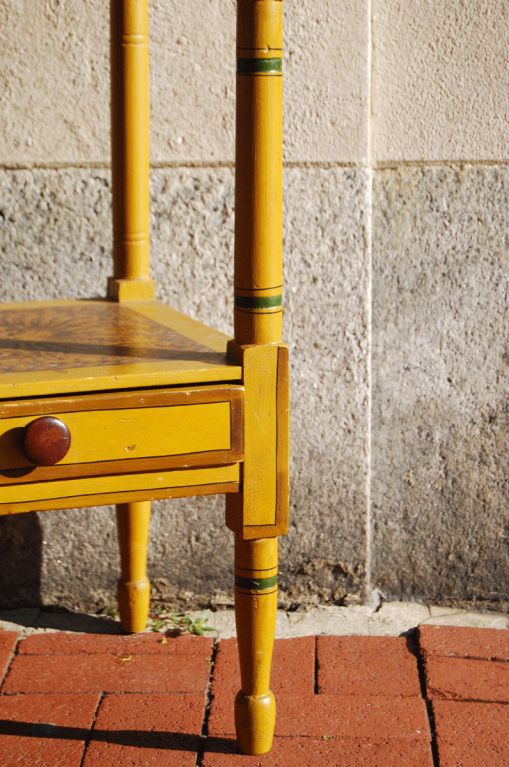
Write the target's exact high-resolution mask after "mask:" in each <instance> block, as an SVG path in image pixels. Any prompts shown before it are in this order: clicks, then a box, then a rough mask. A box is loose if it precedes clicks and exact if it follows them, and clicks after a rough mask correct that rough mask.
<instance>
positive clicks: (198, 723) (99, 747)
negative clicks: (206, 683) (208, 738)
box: [84, 692, 206, 767]
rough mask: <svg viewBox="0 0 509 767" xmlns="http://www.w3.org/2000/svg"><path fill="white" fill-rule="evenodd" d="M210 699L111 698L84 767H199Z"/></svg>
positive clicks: (104, 704)
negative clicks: (126, 766) (201, 735)
mask: <svg viewBox="0 0 509 767" xmlns="http://www.w3.org/2000/svg"><path fill="white" fill-rule="evenodd" d="M205 703H206V699H205V695H204V692H202V693H201V694H199V695H189V694H176V695H106V696H105V698H104V700H103V701H102V702H101V706H100V708H99V712H98V715H97V720H96V723H95V727H94V732H93V735H92V740H91V742H90V745H89V747H88V749H87V753H86V757H85V761H84V767H103V766H104V767H112V766H113V765H114V766H115V767H123V765H129V767H131V766H133V765H136V766H137V765H139V766H140V767H152V765H154V767H156V766H157V767H194V765H195V764H196V755H197V752H198V748H199V745H200V739H199V736H200V733H201V729H202V723H203V717H204V710H205Z"/></svg>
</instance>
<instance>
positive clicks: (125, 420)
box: [0, 385, 243, 503]
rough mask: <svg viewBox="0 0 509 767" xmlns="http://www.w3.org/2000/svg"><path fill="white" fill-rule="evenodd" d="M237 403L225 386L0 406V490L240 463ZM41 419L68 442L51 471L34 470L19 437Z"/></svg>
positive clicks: (237, 391)
mask: <svg viewBox="0 0 509 767" xmlns="http://www.w3.org/2000/svg"><path fill="white" fill-rule="evenodd" d="M242 403H243V389H242V387H240V386H231V385H223V386H218V387H210V386H205V387H194V388H190V389H162V390H147V391H139V392H115V393H110V394H96V395H80V396H77V395H76V396H73V397H68V398H63V397H60V398H58V399H41V400H33V401H25V400H19V401H12V402H3V403H0V485H2V484H18V483H20V481H21V482H38V481H47V480H50V479H63V478H68V477H79V476H85V475H86V476H100V475H106V474H117V473H127V472H133V471H147V470H149V471H150V470H157V469H161V468H179V467H180V468H185V467H188V466H212V465H220V464H231V463H233V462H235V461H238V460H240V459H241V457H242V456H241V454H242V433H241V431H242V413H241V411H242ZM46 415H51V416H54V417H56V418H58V419H59V420H60V421H62V422H63V423H64V424H65V425H66V426H67V428H68V430H69V432H70V438H71V443H70V447H69V450H68V452H67V454H66V455H65V457H64V458H62V460H61V461H59V462H58V463H57V464H56V465H54V466H35V465H34V464H33V463H32V462H31V461H30V460H29V459H28V458H27V457H26V455H25V453H24V451H23V435H24V431H25V427H26V426H28V425H29V424H30V423H31V422H32V421H34V420H35V419H37V418H39V417H41V416H46ZM1 501H2V499H1V491H0V503H1Z"/></svg>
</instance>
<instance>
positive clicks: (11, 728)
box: [0, 695, 99, 767]
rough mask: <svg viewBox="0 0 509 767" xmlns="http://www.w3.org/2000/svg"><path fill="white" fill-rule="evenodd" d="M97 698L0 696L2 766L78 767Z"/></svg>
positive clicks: (80, 696)
mask: <svg viewBox="0 0 509 767" xmlns="http://www.w3.org/2000/svg"><path fill="white" fill-rule="evenodd" d="M98 703H99V695H0V720H1V721H0V764H1V765H2V767H14V766H15V765H16V767H19V765H27V766H28V765H30V767H35V766H37V767H39V766H40V767H80V765H81V760H82V758H83V749H84V747H85V739H86V737H87V736H88V732H89V730H90V727H91V726H92V722H93V718H94V714H95V711H96V709H97V705H98Z"/></svg>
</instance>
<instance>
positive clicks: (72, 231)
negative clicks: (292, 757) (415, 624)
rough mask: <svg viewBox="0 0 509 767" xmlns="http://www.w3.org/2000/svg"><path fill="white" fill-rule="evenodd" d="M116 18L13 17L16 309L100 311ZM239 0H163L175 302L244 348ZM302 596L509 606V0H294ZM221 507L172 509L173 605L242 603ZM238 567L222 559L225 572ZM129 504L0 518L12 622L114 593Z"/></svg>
mask: <svg viewBox="0 0 509 767" xmlns="http://www.w3.org/2000/svg"><path fill="white" fill-rule="evenodd" d="M107 6H108V3H107V2H105V1H104V0H90V2H88V3H86V4H83V3H81V2H78V0H30V2H28V0H2V1H1V2H0V38H1V46H0V59H1V71H2V79H3V87H2V91H1V93H0V102H1V106H0V248H1V258H2V279H1V281H0V300H2V301H7V300H21V299H27V298H28V299H32V298H47V297H56V296H59V295H61V294H65V295H67V296H89V295H100V294H103V292H104V288H105V283H106V278H107V276H108V274H109V271H110V264H109V259H110V247H111V236H110V225H109V216H110V182H109V169H108V162H109V156H108V155H109V144H108V140H109V139H108V88H109V85H108V66H109V65H108V41H107V36H108V18H107ZM234 16H235V2H234V0H196V2H193V3H189V2H176V0H151V40H152V45H151V55H152V58H151V89H152V163H153V168H152V264H153V272H154V276H155V278H156V279H157V284H158V293H159V297H160V298H161V299H162V300H164V301H167V302H169V303H171V304H172V305H174V306H175V307H176V308H178V309H181V310H184V311H187V312H189V313H191V314H192V315H193V316H196V317H197V318H199V319H202V320H204V321H206V322H210V323H213V324H215V325H216V326H218V327H220V328H221V329H222V330H225V331H226V332H231V313H232V301H231V289H230V285H231V278H232V231H233V181H234V169H233V141H234V86H235V82H234V30H235V21H234ZM285 17H286V26H285V38H286V53H285V75H286V80H285V121H286V133H285V232H286V234H285V250H286V296H285V305H286V315H285V323H286V327H285V335H286V338H287V340H288V341H289V343H290V345H291V350H292V361H293V380H292V400H293V426H292V512H293V513H292V524H291V529H290V533H289V535H288V537H287V538H286V539H285V540H284V541H282V546H281V549H282V592H281V595H282V601H283V603H285V604H294V605H295V604H301V603H316V602H335V603H340V604H349V603H355V602H361V601H366V600H368V601H370V600H371V601H376V600H378V599H379V598H390V599H394V598H399V599H409V600H413V599H418V600H421V601H423V600H424V601H426V600H429V601H433V602H435V603H443V604H449V603H455V604H463V603H465V604H466V603H468V604H474V605H476V606H478V607H485V608H490V607H491V608H497V609H500V608H501V607H503V606H504V605H506V604H507V602H506V599H507V596H506V592H505V590H504V585H503V584H504V579H503V578H502V577H501V573H503V572H506V573H507V572H508V566H509V560H508V553H507V552H508V548H507V544H508V538H509V515H508V506H509V497H508V495H509V494H508V484H507V478H506V475H507V465H508V452H509V450H508V432H509V430H508V408H507V401H508V399H507V395H508V389H507V372H508V361H509V352H508V349H507V326H508V308H507V307H508V304H507V296H508V275H509V268H508V267H509V263H508V249H507V244H508V239H509V238H508V232H509V213H508V210H509V206H508V203H509V199H508V198H509V164H508V156H507V154H508V150H507V146H508V145H509V142H508V138H509V127H508V126H509V123H508V111H509V97H508V95H507V94H508V93H509V89H508V87H507V86H508V82H507V80H508V77H509V75H508V70H507V67H506V64H505V51H506V50H507V47H508V43H509V24H508V21H509V18H508V17H509V10H508V6H507V4H506V2H505V0H478V2H476V3H470V4H465V3H464V2H462V1H461V0H450V2H447V3H444V2H442V0H406V2H404V3H402V2H400V0H318V1H316V0H303V2H300V3H298V4H297V3H291V2H287V3H286V5H285ZM231 550H232V546H231V534H230V533H229V532H228V531H226V530H225V528H224V525H223V502H222V499H220V498H218V499H213V498H207V499H198V500H191V501H174V502H171V503H157V504H154V513H153V521H152V528H151V547H150V571H151V577H152V579H153V582H154V585H155V592H156V595H157V596H159V597H160V598H166V599H170V600H175V601H179V600H180V602H181V603H185V604H187V605H195V604H204V603H207V602H208V601H209V600H210V601H212V602H214V601H215V602H217V603H224V602H228V601H230V600H231V559H232V557H231V553H230V552H231ZM225 554H226V556H225ZM117 557H118V552H117V548H116V540H115V525H114V514H113V511H112V509H109V508H98V509H91V510H87V511H82V512H78V511H75V510H70V511H60V512H51V513H42V514H39V515H37V514H28V515H22V516H19V517H12V518H9V519H6V518H3V519H0V583H1V584H2V586H1V587H0V605H4V606H5V605H14V604H29V603H35V602H37V603H39V602H41V601H42V602H44V603H49V604H53V603H59V604H64V605H68V606H75V607H81V608H86V609H91V608H94V607H96V606H99V605H105V604H108V603H110V602H113V599H114V590H115V581H116V577H117Z"/></svg>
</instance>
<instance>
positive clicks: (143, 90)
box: [108, 0, 154, 301]
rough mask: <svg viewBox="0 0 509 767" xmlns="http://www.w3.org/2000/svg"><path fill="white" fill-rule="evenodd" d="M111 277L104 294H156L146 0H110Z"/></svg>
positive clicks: (124, 297) (126, 297)
mask: <svg viewBox="0 0 509 767" xmlns="http://www.w3.org/2000/svg"><path fill="white" fill-rule="evenodd" d="M110 22H111V37H110V45H111V145H112V190H113V277H111V278H110V279H109V281H108V297H109V298H111V299H113V300H117V301H129V300H143V299H150V298H153V296H154V285H153V282H152V281H151V280H150V279H149V201H150V197H149V173H150V169H149V118H150V114H149V111H150V100H149V54H148V0H110Z"/></svg>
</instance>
